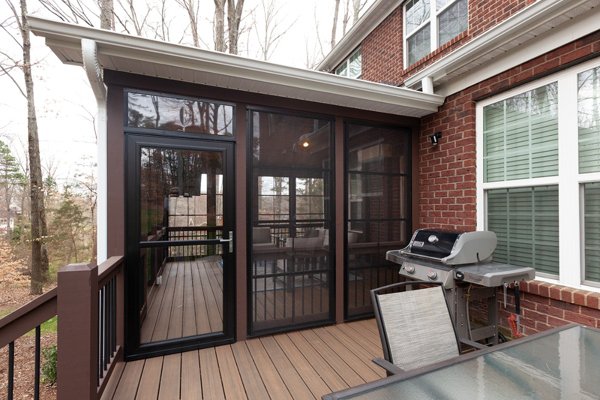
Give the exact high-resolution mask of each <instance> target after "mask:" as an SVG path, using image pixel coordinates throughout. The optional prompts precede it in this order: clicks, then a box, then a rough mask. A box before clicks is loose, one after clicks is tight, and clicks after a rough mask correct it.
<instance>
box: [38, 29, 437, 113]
mask: <svg viewBox="0 0 600 400" xmlns="http://www.w3.org/2000/svg"><path fill="white" fill-rule="evenodd" d="M29 18H30V19H29V23H30V26H31V29H32V31H33V32H34V33H35V34H36V35H38V36H43V37H46V44H47V45H48V46H49V47H50V48H51V49H52V50H53V51H54V52H55V53H56V54H57V56H58V57H59V58H61V60H62V61H63V62H69V63H79V62H80V61H81V59H80V58H79V59H78V58H77V57H81V56H80V54H81V39H83V38H86V39H91V40H94V41H95V42H96V43H97V45H98V56H99V58H100V59H102V58H103V57H109V58H110V57H112V58H115V59H121V60H131V61H132V62H131V63H130V64H131V65H133V66H134V68H135V66H138V67H139V68H140V71H138V73H142V72H141V70H142V69H144V68H146V69H147V67H148V65H149V64H154V65H161V66H169V67H173V70H174V71H175V72H177V71H178V70H179V71H180V72H183V71H184V70H187V71H190V70H191V71H201V72H202V73H203V74H208V75H213V76H215V77H227V78H229V79H237V80H238V82H243V81H252V82H254V83H255V85H254V87H255V89H256V85H259V86H260V85H263V86H264V88H265V89H269V90H276V92H275V93H271V92H265V94H274V95H278V96H284V97H290V98H296V97H294V93H293V90H294V89H297V90H298V91H299V93H300V92H301V93H303V96H305V97H306V96H307V94H308V96H307V97H306V98H305V99H306V100H309V101H318V98H319V97H320V96H325V97H327V98H328V99H331V98H332V96H334V97H336V98H337V99H338V100H340V103H339V104H340V105H344V104H350V103H353V102H357V101H362V102H363V103H366V102H375V103H379V104H384V105H386V106H387V107H386V109H387V110H388V112H389V109H390V107H398V108H409V109H410V115H411V116H423V115H427V114H430V113H432V112H435V111H437V108H438V107H439V106H440V105H441V104H442V103H443V102H444V98H443V97H441V96H439V95H434V94H426V93H421V92H418V91H416V90H412V89H407V88H399V87H395V86H389V85H384V84H379V83H373V82H367V81H361V80H357V79H351V78H345V77H340V76H336V75H332V74H329V73H325V72H319V71H312V70H305V69H301V68H294V67H289V66H284V65H278V64H273V63H268V62H264V61H259V60H252V59H248V58H244V57H240V56H236V55H231V54H225V53H219V52H214V51H208V50H202V49H198V48H195V47H190V46H183V45H177V44H172V43H166V42H161V41H156V40H151V39H146V38H142V37H136V36H129V35H123V34H119V33H115V32H112V31H106V30H101V29H95V28H89V27H83V26H78V25H72V24H66V23H62V22H56V21H49V20H45V19H40V18H35V17H29ZM67 53H68V54H67ZM78 55H79V56H78ZM129 72H133V73H135V72H136V70H130V71H129ZM182 75H183V74H182ZM163 77H164V76H163ZM164 78H170V79H178V77H176V76H170V77H164ZM180 80H183V78H182V77H180ZM207 84H210V82H207ZM221 87H223V86H221ZM255 91H256V92H257V93H261V91H260V87H258V90H255ZM287 91H292V92H291V93H287ZM285 94H288V96H285ZM333 104H337V103H333ZM367 109H373V108H369V107H367ZM392 113H393V112H392Z"/></svg>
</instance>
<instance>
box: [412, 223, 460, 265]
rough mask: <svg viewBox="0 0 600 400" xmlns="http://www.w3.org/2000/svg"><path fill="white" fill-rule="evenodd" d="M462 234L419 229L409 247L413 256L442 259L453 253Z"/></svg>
mask: <svg viewBox="0 0 600 400" xmlns="http://www.w3.org/2000/svg"><path fill="white" fill-rule="evenodd" d="M459 235H460V233H458V232H451V231H436V230H433V229H417V230H416V231H415V233H414V234H413V237H412V239H411V241H410V243H409V245H408V247H409V248H410V252H411V253H412V254H419V255H422V256H427V257H433V258H439V259H442V258H444V257H447V256H449V255H450V253H451V252H452V248H453V247H454V243H455V242H456V240H457V239H458V236H459Z"/></svg>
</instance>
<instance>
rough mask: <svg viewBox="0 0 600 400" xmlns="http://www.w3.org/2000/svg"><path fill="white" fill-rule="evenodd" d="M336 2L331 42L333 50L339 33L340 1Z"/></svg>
mask: <svg viewBox="0 0 600 400" xmlns="http://www.w3.org/2000/svg"><path fill="white" fill-rule="evenodd" d="M334 1H335V10H334V12H333V25H332V27H331V41H330V44H331V48H332V49H333V47H334V46H335V35H336V33H337V22H338V15H339V13H340V0H334Z"/></svg>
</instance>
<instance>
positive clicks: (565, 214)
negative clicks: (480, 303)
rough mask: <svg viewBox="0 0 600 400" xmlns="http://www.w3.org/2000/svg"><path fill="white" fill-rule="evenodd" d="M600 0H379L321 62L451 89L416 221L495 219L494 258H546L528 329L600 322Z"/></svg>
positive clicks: (419, 86)
mask: <svg viewBox="0 0 600 400" xmlns="http://www.w3.org/2000/svg"><path fill="white" fill-rule="evenodd" d="M599 5H600V4H599V2H597V1H531V0H524V1H518V0H515V1H509V0H506V1H466V0H455V1H452V0H450V1H442V2H440V1H438V2H437V3H436V2H431V4H430V2H429V1H428V0H412V1H407V2H385V1H380V2H376V4H375V5H374V6H373V7H372V8H371V9H370V10H369V11H368V13H367V14H366V15H365V16H364V17H363V18H362V19H361V21H360V22H359V23H358V24H357V25H356V26H354V27H353V28H352V30H351V31H350V32H349V33H348V35H346V37H344V38H343V39H342V40H341V41H340V43H339V44H338V45H337V46H336V48H334V50H333V51H332V52H331V53H330V54H329V55H328V56H327V57H326V59H325V60H324V61H323V62H322V63H321V64H320V66H319V69H321V70H324V71H332V72H335V73H338V74H339V73H342V74H345V73H346V71H347V70H350V68H345V66H346V65H349V64H350V63H351V62H352V60H354V65H353V76H355V77H356V76H358V77H359V78H360V79H364V80H368V81H373V82H384V83H388V84H391V85H396V86H399V87H406V88H412V89H416V90H421V91H423V92H425V93H435V94H440V95H443V96H444V97H445V101H444V104H443V105H442V106H441V107H440V108H439V110H438V112H436V113H433V114H430V115H428V116H426V117H423V118H422V119H421V127H420V134H419V139H418V147H419V148H418V151H419V161H418V166H417V171H415V174H416V175H417V176H418V178H417V179H416V181H417V184H418V189H417V192H418V194H417V200H416V204H417V206H416V208H417V212H418V217H417V219H416V221H418V222H416V224H417V225H418V226H421V227H446V228H450V229H459V230H474V229H489V230H493V231H495V232H496V233H497V234H498V237H499V247H498V249H497V251H496V253H495V259H496V260H501V261H506V262H510V263H513V264H517V265H523V266H531V267H535V269H536V273H537V277H536V280H535V281H532V282H529V283H528V284H527V285H525V288H524V291H525V294H524V296H523V300H524V302H523V304H524V319H523V323H524V324H525V326H526V332H535V331H538V330H543V329H546V328H548V327H549V326H555V325H560V324H564V323H565V321H574V322H579V323H584V324H588V325H591V326H598V323H600V320H599V318H600V311H599V310H600V308H599V288H600V258H598V254H599V253H598V249H599V248H600V242H598V233H599V231H598V206H599V204H600V203H599V201H600V198H599V197H598V193H599V192H598V188H599V186H598V185H599V184H598V183H597V182H598V179H599V178H600V175H598V172H600V151H599V149H600V147H599V145H598V143H599V138H600V136H599V131H598V126H599V125H598V124H599V123H598V115H599V114H598V113H599V102H598V99H599V97H598V96H599V92H598V90H599V87H600V86H599V80H598V76H599V74H600V57H599V56H600V31H598V24H597V22H595V21H597V20H598V17H599V15H598V6H599ZM567 21H568V22H567ZM436 132H439V133H441V137H440V138H439V145H437V146H432V144H431V137H432V135H435V134H436Z"/></svg>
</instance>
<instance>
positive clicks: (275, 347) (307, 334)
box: [102, 319, 385, 400]
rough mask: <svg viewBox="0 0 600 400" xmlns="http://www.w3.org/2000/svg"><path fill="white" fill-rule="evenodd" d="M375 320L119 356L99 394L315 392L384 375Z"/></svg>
mask: <svg viewBox="0 0 600 400" xmlns="http://www.w3.org/2000/svg"><path fill="white" fill-rule="evenodd" d="M381 355H382V352H381V345H380V341H379V336H378V333H377V326H376V324H375V320H373V319H370V320H364V321H357V322H351V323H346V324H339V325H333V326H328V327H323V328H315V329H307V330H302V331H297V332H291V333H283V334H277V335H274V336H264V337H260V338H255V339H249V340H246V341H239V342H236V343H234V344H231V345H224V346H219V347H211V348H207V349H202V350H196V351H189V352H186V353H180V354H173V355H169V356H164V357H155V358H149V359H146V360H140V361H133V362H128V363H120V364H119V365H118V366H117V367H116V370H115V372H114V373H113V376H112V377H111V379H110V381H109V383H108V385H107V388H106V390H105V392H104V394H103V396H102V398H103V399H128V400H129V399H178V398H181V399H211V400H213V399H235V400H238V399H241V400H243V399H260V400H264V399H273V400H275V399H277V400H279V399H320V398H321V396H322V395H324V394H326V393H330V392H332V391H337V390H342V389H345V388H348V387H352V386H356V385H359V384H362V383H365V382H370V381H374V380H377V379H380V378H383V377H384V376H385V373H384V371H383V370H382V369H381V368H379V367H377V366H376V365H375V364H373V363H372V362H371V360H372V358H374V357H381Z"/></svg>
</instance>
